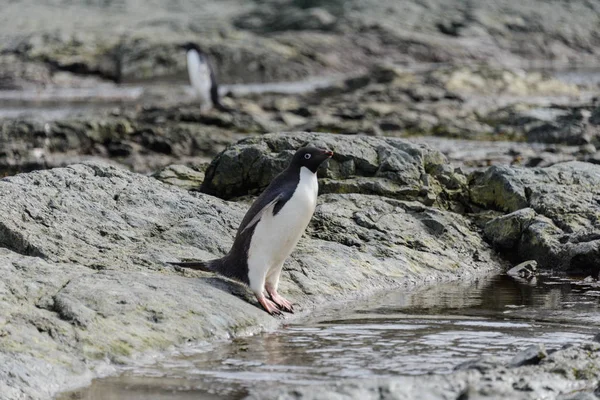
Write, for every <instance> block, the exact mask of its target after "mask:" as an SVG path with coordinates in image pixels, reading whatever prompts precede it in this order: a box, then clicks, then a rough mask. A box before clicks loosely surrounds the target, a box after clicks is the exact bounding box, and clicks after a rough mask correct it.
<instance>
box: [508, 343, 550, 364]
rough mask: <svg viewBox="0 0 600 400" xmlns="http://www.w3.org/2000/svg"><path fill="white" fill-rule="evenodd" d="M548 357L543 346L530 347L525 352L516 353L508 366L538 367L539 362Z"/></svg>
mask: <svg viewBox="0 0 600 400" xmlns="http://www.w3.org/2000/svg"><path fill="white" fill-rule="evenodd" d="M546 357H548V353H546V348H545V347H544V345H541V344H540V345H531V346H529V347H528V348H526V349H525V350H522V351H520V352H519V353H517V354H516V355H515V356H514V357H513V358H512V360H511V361H510V363H509V364H510V366H512V367H520V366H522V365H538V364H539V363H540V361H542V360H543V359H545V358H546Z"/></svg>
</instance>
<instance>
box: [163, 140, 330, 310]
mask: <svg viewBox="0 0 600 400" xmlns="http://www.w3.org/2000/svg"><path fill="white" fill-rule="evenodd" d="M332 156H333V152H331V151H328V150H322V149H317V148H314V147H303V148H301V149H299V150H298V151H297V152H296V154H294V158H293V159H292V162H291V163H290V165H289V166H288V168H287V169H286V170H285V171H283V172H282V173H280V174H279V175H277V177H275V179H274V180H273V181H272V182H271V184H270V185H269V186H268V187H267V188H266V189H265V191H264V192H263V193H262V194H261V195H260V196H259V197H258V198H257V199H256V201H255V202H254V203H253V204H252V206H251V207H250V209H249V210H248V212H247V213H246V215H245V216H244V219H243V220H242V223H241V224H240V227H239V228H238V231H237V234H236V236H235V240H234V242H233V246H232V247H231V250H229V253H227V255H225V257H223V258H219V259H216V260H211V261H205V262H179V263H171V264H174V265H178V266H181V267H185V268H192V269H197V270H201V271H209V272H215V273H217V274H220V275H223V276H226V277H229V278H233V279H236V280H238V281H241V282H243V283H245V284H247V285H248V286H250V289H251V290H252V291H253V292H254V294H255V295H256V299H257V300H258V302H259V303H260V304H261V305H262V306H263V307H264V309H265V310H266V311H267V312H268V313H270V314H281V312H280V311H279V310H280V309H281V310H284V311H288V312H293V306H292V304H291V303H290V302H289V301H288V300H286V299H284V298H283V297H281V296H280V295H279V294H278V293H277V286H278V284H279V277H280V275H281V269H282V267H283V263H284V262H285V259H286V258H287V257H288V256H289V255H290V254H291V253H292V251H293V250H294V247H295V246H296V244H297V243H298V240H300V236H302V233H303V232H304V230H305V229H306V227H307V226H308V223H309V222H310V219H311V218H312V215H313V213H314V211H315V207H316V205H317V193H318V189H319V184H318V182H317V170H318V169H319V166H320V165H321V164H322V163H323V162H324V161H326V160H327V159H329V158H331V157H332ZM265 291H266V292H267V294H268V295H269V297H270V298H271V299H270V300H269V299H268V298H266V297H265V294H264V292H265Z"/></svg>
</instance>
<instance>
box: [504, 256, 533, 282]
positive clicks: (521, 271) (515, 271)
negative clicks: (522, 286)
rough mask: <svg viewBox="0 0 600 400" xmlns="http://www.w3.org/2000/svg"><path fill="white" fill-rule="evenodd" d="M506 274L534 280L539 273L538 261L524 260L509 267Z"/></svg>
mask: <svg viewBox="0 0 600 400" xmlns="http://www.w3.org/2000/svg"><path fill="white" fill-rule="evenodd" d="M506 274H507V275H508V276H512V277H515V278H521V279H524V280H527V281H529V280H532V279H533V278H535V276H536V275H537V262H536V261H535V260H529V261H524V262H522V263H521V264H519V265H515V266H514V267H512V268H511V269H509V270H508V271H507V272H506Z"/></svg>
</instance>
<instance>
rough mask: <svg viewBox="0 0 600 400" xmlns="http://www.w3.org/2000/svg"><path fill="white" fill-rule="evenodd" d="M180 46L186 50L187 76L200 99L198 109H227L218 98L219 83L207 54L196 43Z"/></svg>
mask: <svg viewBox="0 0 600 400" xmlns="http://www.w3.org/2000/svg"><path fill="white" fill-rule="evenodd" d="M181 47H182V48H183V49H184V50H185V51H186V56H187V70H188V76H189V78H190V84H191V85H192V88H193V89H194V92H195V93H196V96H197V98H198V100H199V101H200V110H201V111H208V110H210V109H211V108H213V107H215V108H217V109H218V110H220V111H229V110H227V108H225V106H223V105H222V104H221V101H220V100H219V85H218V84H217V78H216V76H215V72H214V70H213V68H212V66H211V64H210V61H209V59H208V55H207V54H206V53H205V52H203V51H202V50H201V49H200V46H198V45H197V44H196V43H192V42H190V43H186V44H184V45H183V46H181Z"/></svg>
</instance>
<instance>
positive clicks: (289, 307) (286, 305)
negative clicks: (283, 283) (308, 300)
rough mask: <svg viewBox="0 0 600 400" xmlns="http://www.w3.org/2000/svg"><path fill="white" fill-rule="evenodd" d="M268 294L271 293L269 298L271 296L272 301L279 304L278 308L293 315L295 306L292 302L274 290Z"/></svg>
mask: <svg viewBox="0 0 600 400" xmlns="http://www.w3.org/2000/svg"><path fill="white" fill-rule="evenodd" d="M267 293H269V296H271V300H273V303H275V304H277V307H279V308H280V309H282V310H283V311H287V312H289V313H292V314H293V313H294V305H293V304H292V303H291V302H290V301H288V300H286V299H284V298H283V297H281V296H280V295H279V293H277V292H276V291H274V290H273V291H268V290H267Z"/></svg>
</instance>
